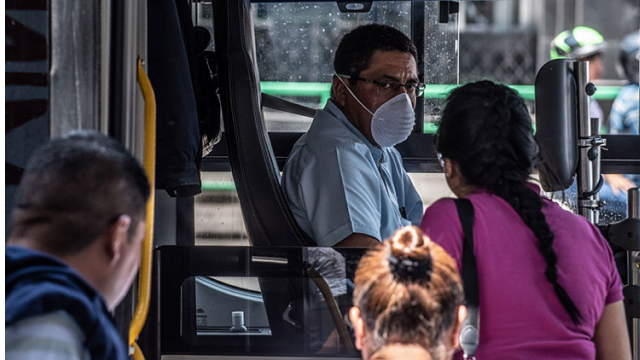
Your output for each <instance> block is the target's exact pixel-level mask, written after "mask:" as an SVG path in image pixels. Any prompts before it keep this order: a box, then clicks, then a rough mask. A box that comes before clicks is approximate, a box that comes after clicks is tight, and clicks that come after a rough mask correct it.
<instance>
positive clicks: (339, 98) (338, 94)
mask: <svg viewBox="0 0 640 360" xmlns="http://www.w3.org/2000/svg"><path fill="white" fill-rule="evenodd" d="M347 92H348V90H347V88H346V86H345V85H344V84H343V83H342V81H340V79H338V77H337V76H335V75H334V76H333V82H332V83H331V99H332V100H334V101H335V102H336V103H337V105H339V106H340V107H341V108H342V107H344V106H346V104H347V96H348V95H349V94H348V93H347Z"/></svg>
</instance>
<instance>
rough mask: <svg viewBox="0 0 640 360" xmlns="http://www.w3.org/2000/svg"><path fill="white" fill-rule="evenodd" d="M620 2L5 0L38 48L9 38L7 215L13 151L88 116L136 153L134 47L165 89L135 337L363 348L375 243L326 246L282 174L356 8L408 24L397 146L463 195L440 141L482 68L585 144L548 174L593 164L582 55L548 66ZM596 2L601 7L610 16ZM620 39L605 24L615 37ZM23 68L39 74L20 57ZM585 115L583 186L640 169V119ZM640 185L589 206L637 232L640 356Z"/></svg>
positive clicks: (605, 93) (633, 6)
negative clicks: (414, 61) (361, 329)
mask: <svg viewBox="0 0 640 360" xmlns="http://www.w3.org/2000/svg"><path fill="white" fill-rule="evenodd" d="M611 2H612V3H615V6H611V5H608V4H603V2H596V1H586V0H542V1H541V0H495V1H490V0H487V1H459V2H458V1H369V2H360V1H338V2H336V1H300V0H298V1H278V2H275V1H270V0H265V1H260V0H256V1H253V0H176V1H173V0H163V1H154V2H152V1H146V0H131V1H126V2H118V1H109V0H101V1H93V2H80V1H77V2H69V1H64V0H49V1H34V2H32V5H25V4H24V3H21V2H19V1H7V5H6V14H7V22H8V23H10V22H11V21H13V22H12V25H11V26H10V25H7V34H8V36H14V38H15V39H16V40H15V42H17V44H20V46H19V47H20V48H30V47H31V48H35V49H39V50H42V49H44V50H42V51H41V54H36V55H33V54H31V55H30V54H22V53H20V51H18V50H16V53H19V54H18V55H15V56H14V55H11V56H10V55H9V54H10V51H9V50H10V49H9V48H8V50H7V62H6V74H7V79H8V80H7V83H6V91H7V98H6V99H7V100H6V101H7V104H9V102H10V101H11V102H22V103H23V105H24V106H27V107H29V108H30V112H29V114H27V115H23V112H25V110H24V109H22V108H21V110H12V109H14V108H10V107H9V105H7V106H8V107H7V109H8V110H7V130H6V149H7V180H6V186H5V189H6V193H7V200H6V205H5V208H6V209H7V214H9V213H10V209H11V207H12V206H13V204H12V194H13V193H14V191H15V187H16V185H17V183H18V181H19V168H20V166H23V165H24V163H25V162H26V159H27V158H28V155H29V154H30V151H32V150H33V148H35V147H36V146H37V145H38V144H39V143H41V142H43V141H46V139H48V138H52V137H55V136H58V135H61V134H64V133H66V132H68V131H71V130H74V129H95V130H99V131H101V132H103V133H106V134H109V135H110V136H112V137H114V138H116V139H119V140H120V141H121V142H122V143H124V144H125V145H126V147H127V148H128V149H129V150H130V151H132V152H133V153H134V154H136V156H138V157H139V158H140V159H142V157H143V152H144V148H145V141H144V136H145V127H144V126H145V124H144V121H143V119H144V118H145V98H144V96H143V93H142V92H141V90H140V88H139V85H138V82H137V80H136V79H137V77H136V75H137V74H138V71H139V70H138V69H139V66H138V59H140V65H141V67H140V68H144V71H146V73H148V74H149V78H150V81H151V86H152V87H153V91H154V93H155V99H156V104H157V105H156V111H157V131H156V143H157V147H156V153H155V156H156V159H157V160H156V173H155V178H156V191H155V207H154V212H155V215H154V231H153V233H154V238H153V243H152V244H153V254H152V257H151V258H152V259H153V260H152V261H151V263H150V265H149V266H150V279H151V280H150V282H149V284H148V285H147V286H148V287H149V293H150V296H149V297H150V302H149V307H148V315H147V319H146V322H145V323H144V328H143V329H142V332H141V333H140V335H139V336H138V337H137V343H138V344H139V349H141V350H142V353H143V354H144V357H145V358H147V359H165V360H182V359H184V360H186V359H223V358H237V359H245V358H270V359H276V358H296V359H302V358H314V359H319V358H352V359H356V358H360V355H359V353H358V351H357V350H356V349H355V348H354V345H353V333H352V331H351V329H350V328H349V324H348V321H347V320H346V317H345V314H346V311H347V310H348V309H349V307H350V306H351V294H352V291H353V276H354V272H355V269H356V267H357V263H358V259H359V258H360V256H362V254H363V252H364V250H365V249H355V248H354V249H337V248H336V249H332V248H323V247H317V246H316V244H315V243H314V241H313V240H312V239H310V238H309V237H308V236H307V235H306V234H305V233H304V232H303V231H302V230H301V229H300V227H299V226H298V225H297V224H296V222H295V220H294V218H293V215H292V214H291V211H290V210H289V208H288V205H287V202H286V199H285V198H284V195H283V192H282V190H281V188H280V176H281V170H282V168H283V166H284V163H285V161H286V159H287V156H288V155H289V152H290V151H291V149H292V147H293V145H294V144H295V142H296V141H297V140H298V139H299V138H300V136H301V135H302V134H303V133H304V132H305V131H306V130H307V129H308V128H309V126H310V124H311V120H312V118H313V116H314V114H315V111H316V110H317V109H321V108H322V107H323V106H324V104H325V103H326V102H327V101H328V99H329V98H330V84H331V80H332V77H333V68H332V64H333V55H334V52H335V49H336V47H337V44H338V41H339V39H340V38H341V37H342V36H343V35H344V34H346V33H347V32H348V31H350V30H352V29H354V28H355V27H357V26H359V25H362V24H367V23H383V24H387V25H391V26H393V27H395V28H397V29H400V30H401V31H402V32H404V33H405V34H406V35H408V36H409V37H410V38H411V39H412V40H413V42H414V43H415V45H416V47H417V49H418V54H419V57H420V61H419V64H418V70H419V74H420V80H421V81H422V82H424V83H425V84H426V90H425V93H424V96H423V97H422V99H421V101H418V103H417V106H416V109H415V112H416V125H415V128H414V131H413V133H412V134H411V136H410V137H409V138H408V139H407V140H406V141H405V142H403V143H401V144H398V145H397V146H396V148H397V149H398V151H399V152H400V154H401V155H402V159H403V162H404V167H405V169H406V171H407V172H408V173H409V175H410V177H411V179H412V181H413V182H414V184H415V186H416V188H417V190H418V192H419V193H420V195H421V197H422V200H423V203H424V205H425V208H426V207H428V206H429V204H431V203H433V202H434V201H435V200H437V199H439V198H441V197H447V196H448V197H453V196H454V195H453V194H452V193H451V191H450V190H449V189H448V187H447V185H446V182H445V179H444V176H443V174H442V169H441V167H440V165H439V163H438V159H437V157H436V153H435V150H434V146H433V144H434V134H435V131H436V129H437V120H438V118H439V115H440V111H441V109H442V107H443V104H444V101H445V99H446V96H447V94H448V92H449V91H450V90H451V89H453V88H455V87H457V86H458V85H459V84H464V83H467V82H472V81H476V80H480V79H490V80H494V81H498V82H501V83H504V84H508V85H509V86H511V87H512V88H514V89H515V90H516V91H518V92H519V94H520V95H521V96H522V97H523V98H524V99H525V100H526V102H527V105H528V107H529V112H530V114H531V116H532V119H534V127H535V128H536V131H541V132H542V133H546V134H548V136H549V138H550V139H551V140H549V143H548V144H547V143H545V144H541V147H542V146H548V149H549V151H550V152H551V156H557V157H558V158H562V157H563V156H565V155H566V151H573V153H572V154H573V155H572V156H573V157H574V158H575V159H576V161H577V162H575V163H574V164H573V165H567V164H559V165H557V166H558V168H556V169H544V170H542V171H541V172H542V173H544V172H545V170H546V171H548V173H551V172H558V171H560V172H562V171H564V172H565V177H567V176H568V177H569V178H570V180H571V181H573V180H574V177H575V176H580V175H576V172H580V170H579V169H578V170H576V167H579V166H580V165H581V164H582V160H578V159H579V157H578V155H577V154H576V153H575V152H578V151H579V149H578V146H577V145H576V146H564V145H566V144H567V143H569V144H571V143H574V144H577V143H579V138H580V136H581V135H580V134H579V133H578V128H579V127H580V126H582V125H580V124H579V122H580V121H581V120H580V119H579V118H577V117H575V116H576V115H575V114H574V117H571V116H570V115H566V113H567V111H565V110H566V109H567V108H568V107H571V106H573V107H576V106H577V104H576V98H579V97H580V96H582V97H585V96H587V95H584V94H583V95H581V94H579V93H581V92H582V93H583V92H584V91H582V90H581V89H579V88H578V89H577V90H576V89H575V86H574V88H571V89H568V88H563V87H562V86H564V85H566V82H562V81H556V80H557V79H558V78H559V77H562V76H564V79H566V78H567V77H576V76H578V73H579V71H578V69H579V68H580V66H581V65H579V64H578V63H577V62H573V61H568V60H564V62H562V64H563V65H562V66H564V69H565V70H566V69H569V70H571V69H574V70H575V71H573V72H571V71H569V73H567V72H565V73H563V74H559V75H558V74H555V73H553V74H551V75H549V76H550V79H549V78H543V77H542V76H540V77H539V74H540V72H541V71H542V70H541V69H544V64H546V63H548V62H549V44H550V42H551V40H552V39H553V37H554V36H555V35H556V34H557V33H559V32H560V31H562V30H565V29H566V28H571V27H573V26H574V25H581V24H589V23H596V24H597V25H599V26H601V27H602V29H601V32H602V33H603V34H605V35H609V37H611V38H612V40H613V39H620V38H621V37H622V36H623V35H624V34H625V33H627V32H629V31H632V30H634V29H637V24H638V23H640V4H638V2H637V1H635V2H633V1H627V0H616V1H611ZM607 3H609V2H607ZM603 12H607V15H606V19H598V18H599V17H601V14H602V13H603ZM613 19H617V20H613ZM16 23H17V24H18V25H16ZM593 26H594V27H595V26H596V25H593ZM605 37H606V36H605ZM43 39H44V40H43ZM43 41H44V42H43ZM7 44H8V45H7V46H8V47H10V46H14V45H12V44H10V43H9V42H8V43H7ZM15 46H16V49H17V47H18V45H15ZM615 46H616V45H615V41H611V42H607V49H609V50H610V51H611V54H613V53H614V51H615ZM23 52H24V51H23ZM32 52H34V51H32ZM29 56H35V58H30V57H29ZM603 61H604V68H605V70H604V74H603V76H602V79H600V80H598V81H593V82H594V83H595V85H596V86H597V91H596V92H595V94H593V95H592V97H593V98H595V99H597V100H598V101H599V102H600V104H601V105H602V107H603V110H604V113H605V114H608V112H609V110H610V108H611V104H612V102H613V100H614V99H615V97H616V95H617V93H618V91H619V90H620V88H621V87H622V86H624V85H625V81H624V80H623V79H622V78H621V77H620V76H619V75H618V74H617V73H616V71H615V62H616V57H615V56H613V55H611V56H605V57H604V58H603ZM556 64H559V63H556ZM24 72H30V73H36V74H40V75H39V78H44V79H45V80H43V81H40V82H33V81H27V82H26V83H25V82H24V81H23V80H21V78H20V77H18V76H11V75H12V74H14V73H24ZM583 80H584V79H583ZM572 81H576V82H577V83H578V84H580V79H576V80H572ZM587 82H588V79H587ZM545 92H547V93H553V94H556V95H554V96H546V97H543V93H545ZM28 104H31V105H28ZM34 104H38V105H37V106H35V105H34ZM42 104H44V105H42ZM42 106H44V107H42ZM11 111H13V112H11ZM574 113H577V112H575V111H574ZM578 115H580V116H586V115H584V114H579V113H578ZM12 117H13V119H19V120H11V121H10V120H9V119H10V118H12ZM559 118H562V119H560V120H559ZM603 120H604V122H603V123H602V124H601V125H602V126H601V127H602V129H606V121H607V120H606V119H603ZM559 121H563V122H564V123H563V124H568V123H571V124H573V125H572V126H573V128H572V129H574V130H575V131H574V133H565V132H562V131H560V130H557V129H556V128H555V127H554V126H555V125H554V124H557V123H558V122H559ZM587 123H588V121H587ZM586 126H589V125H586ZM592 130H593V132H592V133H591V134H590V136H591V137H590V138H589V139H591V140H593V139H596V138H597V139H603V140H604V141H605V142H606V145H604V142H603V143H599V144H598V146H597V147H596V145H593V146H592V147H593V148H595V149H596V150H597V151H598V153H599V155H598V161H599V163H600V164H599V166H598V168H597V169H592V170H591V171H592V173H590V175H589V176H591V178H590V180H589V181H588V184H587V185H585V186H589V189H588V190H589V191H591V190H593V189H594V188H595V187H596V186H597V182H598V179H599V178H600V173H602V174H640V151H638V149H640V137H638V136H637V135H611V134H606V133H603V134H600V127H597V129H596V128H595V127H593V128H592ZM605 131H606V130H605ZM603 145H604V148H603ZM590 146H591V145H590ZM634 149H635V150H634ZM13 168H16V169H17V170H15V171H13V170H12V169H13ZM567 169H570V170H567ZM10 170H11V171H10ZM594 171H595V172H597V174H596V175H594V174H593V172H594ZM582 176H586V175H582ZM534 177H536V178H538V174H537V173H536V174H534ZM540 177H543V175H540ZM540 180H541V182H543V183H544V179H540ZM569 186H570V183H569V185H568V186H566V187H565V188H569ZM578 186H580V185H578ZM543 187H544V186H543ZM565 188H563V189H561V190H564V189H565ZM545 190H547V189H545ZM557 190H558V189H553V190H549V191H548V193H547V195H548V196H550V197H552V198H554V199H556V200H558V201H562V202H563V203H564V204H565V205H566V206H567V208H569V209H570V210H572V211H574V212H578V213H581V210H580V209H579V199H577V196H576V193H575V191H574V192H573V193H571V191H566V192H565V191H557ZM636 195H637V190H636ZM591 199H592V200H593V199H596V200H597V191H595V194H594V195H593V196H592V198H591ZM637 201H638V200H633V201H629V202H623V203H617V202H612V203H607V204H602V203H600V204H599V206H597V207H596V213H597V215H595V217H593V218H592V219H591V220H592V221H593V222H596V223H597V224H598V225H600V226H601V228H602V229H603V232H608V233H611V234H614V236H613V237H615V236H619V234H621V233H622V234H623V237H624V235H627V234H628V236H627V237H626V238H625V240H623V241H617V240H612V239H609V240H611V241H612V247H613V248H614V252H615V255H616V262H617V264H618V266H619V270H620V273H621V276H622V279H623V282H624V283H625V284H626V288H625V295H626V297H627V301H626V305H627V307H626V309H627V315H628V317H629V318H628V321H629V331H630V336H631V337H632V344H633V346H634V349H633V351H634V356H635V357H634V359H640V322H639V321H640V320H639V319H640V307H639V306H638V305H640V285H639V284H640V282H639V279H640V271H638V268H634V265H633V264H640V214H639V212H640V210H638V207H640V204H639V203H638V202H637ZM581 214H582V213H581ZM7 216H9V215H7ZM634 217H635V218H634ZM7 223H8V222H7ZM620 224H622V225H620ZM616 225H618V227H616ZM623 226H624V227H623ZM621 229H622V230H621ZM140 286H143V285H137V286H136V288H135V289H133V290H132V291H131V292H130V294H129V295H128V297H127V300H126V301H124V302H123V304H122V305H121V306H120V307H119V309H118V311H117V319H118V321H119V323H120V324H127V325H128V323H129V322H130V321H131V318H132V317H133V312H134V309H135V303H136V300H137V299H138V298H139V295H138V291H139V290H140ZM634 299H635V300H636V301H635V303H634ZM127 333H128V326H127V327H126V329H125V328H124V327H123V334H127ZM134 358H135V356H134Z"/></svg>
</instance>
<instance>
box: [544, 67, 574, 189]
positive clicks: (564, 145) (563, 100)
mask: <svg viewBox="0 0 640 360" xmlns="http://www.w3.org/2000/svg"><path fill="white" fill-rule="evenodd" d="M575 63H576V62H575V61H573V60H567V59H557V60H551V61H549V62H547V63H546V64H544V65H543V66H542V68H541V69H540V70H539V71H538V74H537V75H536V82H535V90H536V99H535V104H536V105H535V106H536V135H535V138H536V140H537V142H538V146H539V163H538V166H539V170H540V183H541V185H542V188H543V189H544V190H545V191H562V190H566V189H568V188H569V187H570V186H571V184H572V183H573V179H574V177H575V174H576V170H577V168H578V139H577V136H578V135H577V134H578V110H577V109H578V104H577V101H578V91H577V85H576V79H575V76H574V72H573V68H574V65H575Z"/></svg>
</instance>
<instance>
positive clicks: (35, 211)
mask: <svg viewBox="0 0 640 360" xmlns="http://www.w3.org/2000/svg"><path fill="white" fill-rule="evenodd" d="M149 194H150V188H149V182H148V181H147V177H146V175H145V173H144V170H143V169H142V167H141V166H140V163H139V162H138V161H137V160H136V159H135V158H134V157H133V156H132V155H131V154H129V153H128V152H127V150H125V148H124V147H123V146H122V145H120V144H119V143H118V142H116V141H115V140H113V139H110V138H108V137H106V136H105V135H102V134H100V133H98V132H95V131H76V132H72V133H70V134H68V135H65V136H63V137H60V138H57V139H54V140H52V141H50V142H49V143H47V144H45V145H43V146H41V147H40V148H39V149H37V150H36V151H35V152H34V154H33V155H32V157H31V159H30V160H29V162H28V164H27V167H26V169H25V172H24V174H23V177H22V180H21V182H20V185H19V188H18V192H17V198H16V209H15V210H14V212H13V214H12V226H11V235H10V237H17V238H21V237H28V238H30V239H33V240H35V241H37V243H38V245H40V246H41V247H42V248H43V249H44V250H47V251H50V252H51V253H53V254H57V255H67V254H71V253H74V252H77V251H80V250H82V249H84V248H85V247H87V246H88V245H90V244H91V243H92V242H93V241H94V240H95V239H97V238H98V237H99V236H100V234H101V233H102V232H103V231H104V230H106V229H107V228H108V227H109V226H110V225H111V224H113V223H114V222H115V221H116V220H117V219H118V217H119V216H120V215H123V214H126V215H129V216H131V219H132V222H131V227H130V230H129V234H133V233H134V231H135V228H136V227H137V224H138V222H139V221H141V220H143V219H144V216H145V213H146V209H145V205H146V202H147V200H148V199H149Z"/></svg>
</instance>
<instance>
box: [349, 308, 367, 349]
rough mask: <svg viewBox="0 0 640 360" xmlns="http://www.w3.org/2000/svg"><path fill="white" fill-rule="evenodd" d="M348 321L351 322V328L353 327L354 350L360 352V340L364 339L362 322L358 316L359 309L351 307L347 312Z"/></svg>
mask: <svg viewBox="0 0 640 360" xmlns="http://www.w3.org/2000/svg"><path fill="white" fill-rule="evenodd" d="M349 320H351V326H352V327H353V333H354V334H355V336H356V343H355V345H356V349H358V350H362V339H363V338H364V335H365V334H364V332H365V329H364V320H362V317H361V316H360V309H359V308H357V307H355V306H353V307H351V309H350V310H349Z"/></svg>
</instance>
